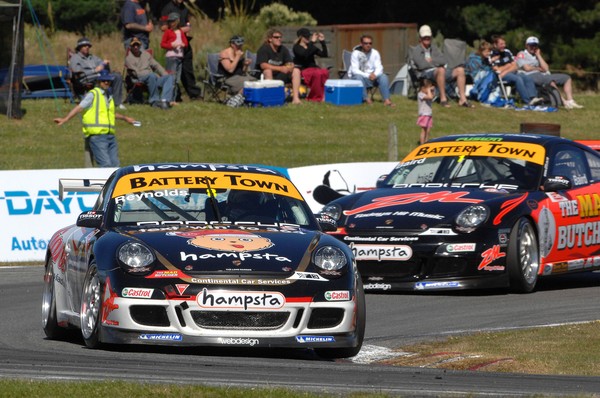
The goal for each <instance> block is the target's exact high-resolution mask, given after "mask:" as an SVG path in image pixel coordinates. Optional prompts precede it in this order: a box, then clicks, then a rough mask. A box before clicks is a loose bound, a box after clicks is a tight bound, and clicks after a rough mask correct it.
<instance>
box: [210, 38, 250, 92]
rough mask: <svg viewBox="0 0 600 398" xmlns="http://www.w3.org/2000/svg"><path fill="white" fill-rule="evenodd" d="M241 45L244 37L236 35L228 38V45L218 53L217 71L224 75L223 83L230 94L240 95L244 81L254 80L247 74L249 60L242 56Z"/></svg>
mask: <svg viewBox="0 0 600 398" xmlns="http://www.w3.org/2000/svg"><path fill="white" fill-rule="evenodd" d="M243 46H244V38H243V37H241V36H237V35H236V36H233V37H232V38H231V39H230V40H229V47H227V48H226V49H224V50H222V51H221V52H220V53H219V69H218V72H219V73H220V74H222V75H224V76H225V84H227V85H228V86H229V94H232V95H236V94H240V95H242V93H243V90H244V82H247V81H254V80H256V79H255V78H254V77H252V76H248V75H247V71H248V65H250V60H249V59H245V58H244V51H243V50H242V47H243Z"/></svg>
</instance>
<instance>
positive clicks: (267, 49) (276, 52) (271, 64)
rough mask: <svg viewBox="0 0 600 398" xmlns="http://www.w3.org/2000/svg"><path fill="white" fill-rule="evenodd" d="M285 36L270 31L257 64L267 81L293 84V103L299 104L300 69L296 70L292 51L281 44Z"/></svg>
mask: <svg viewBox="0 0 600 398" xmlns="http://www.w3.org/2000/svg"><path fill="white" fill-rule="evenodd" d="M282 39H283V34H282V33H281V32H280V31H279V30H277V29H269V31H268V32H267V40H266V41H265V44H263V45H262V46H261V47H260V48H259V49H258V52H257V53H256V64H257V65H258V66H259V67H260V69H261V71H262V73H263V75H264V78H265V79H266V80H281V81H283V82H284V83H285V84H289V83H291V84H292V103H293V104H299V103H300V96H299V93H298V92H299V88H300V81H301V76H300V69H298V68H294V60H293V58H292V55H291V54H290V51H289V50H288V49H287V48H286V47H285V46H283V45H282V44H281V41H282Z"/></svg>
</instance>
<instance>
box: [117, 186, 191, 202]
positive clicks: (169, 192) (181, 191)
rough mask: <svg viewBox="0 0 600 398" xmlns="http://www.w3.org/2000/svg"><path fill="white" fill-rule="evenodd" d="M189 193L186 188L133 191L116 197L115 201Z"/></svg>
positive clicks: (130, 200) (139, 199)
mask: <svg viewBox="0 0 600 398" xmlns="http://www.w3.org/2000/svg"><path fill="white" fill-rule="evenodd" d="M187 194H188V191H187V190H184V189H171V190H169V189H165V190H163V191H151V192H141V193H132V194H129V195H121V196H117V197H115V203H117V204H119V203H124V202H133V201H137V202H139V201H141V200H145V199H152V198H168V197H175V196H186V195H187Z"/></svg>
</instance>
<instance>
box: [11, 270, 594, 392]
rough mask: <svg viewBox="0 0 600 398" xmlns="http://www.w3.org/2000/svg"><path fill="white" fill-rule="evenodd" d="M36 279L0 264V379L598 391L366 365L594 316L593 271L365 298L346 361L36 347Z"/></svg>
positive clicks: (292, 354) (72, 343) (580, 385)
mask: <svg viewBox="0 0 600 398" xmlns="http://www.w3.org/2000/svg"><path fill="white" fill-rule="evenodd" d="M42 276H43V269H42V267H35V266H33V267H32V266H30V267H0V299H1V304H0V377H3V378H26V379H44V380H104V379H112V380H128V381H139V382H148V383H176V384H183V383H195V384H206V385H218V386H236V387H243V386H261V387H291V388H294V389H300V390H308V391H314V392H319V393H331V394H339V395H344V394H347V393H349V392H357V391H370V392H386V393H390V394H392V395H396V394H398V395H403V396H439V395H443V396H464V395H470V396H503V397H506V396H525V395H533V394H543V395H548V396H557V395H582V394H594V393H595V394H598V393H600V377H568V376H539V375H521V374H503V373H487V372H451V371H443V370H437V369H421V368H401V367H392V366H384V365H379V364H377V363H376V362H373V360H374V359H377V357H378V355H385V353H389V350H387V349H389V348H394V347H398V346H401V345H403V344H406V343H412V342H415V341H419V340H424V339H433V338H438V337H443V336H446V335H450V334H457V333H464V332H469V331H475V330H502V329H507V328H523V327H531V326H539V325H551V324H559V323H565V322H581V321H589V320H596V319H600V315H599V309H600V273H593V274H589V273H588V274H581V275H574V276H569V277H562V278H560V279H556V280H552V281H548V282H546V283H542V284H541V286H540V287H539V289H538V290H537V291H536V292H535V293H533V294H528V295H514V294H507V293H506V292H503V291H493V292H470V293H458V294H457V293H453V294H425V295H424V294H419V295H413V294H368V295H367V306H368V318H367V331H366V340H365V346H364V350H363V351H361V354H359V355H358V356H357V357H356V358H355V359H354V360H353V361H352V360H338V361H329V360H322V359H319V358H318V357H316V356H315V355H314V354H313V353H312V352H311V351H304V352H298V351H286V350H277V351H266V352H265V351H258V350H252V349H238V348H236V349H210V350H206V349H189V348H186V349H172V348H154V347H146V346H144V347H123V346H117V347H112V348H110V349H105V350H89V349H87V348H85V347H84V346H83V343H82V341H81V339H80V338H79V337H78V336H77V335H74V336H73V338H72V339H70V340H69V341H50V340H46V338H45V336H44V333H43V331H42V329H41V319H40V318H41V315H40V312H41V311H40V301H41V294H42V287H43V286H42ZM531 344H535V342H533V341H532V342H531ZM381 352H383V353H384V354H379V353H381ZM598 357H599V360H600V354H599V355H598Z"/></svg>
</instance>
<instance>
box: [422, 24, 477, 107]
mask: <svg viewBox="0 0 600 398" xmlns="http://www.w3.org/2000/svg"><path fill="white" fill-rule="evenodd" d="M431 36H432V34H431V28H430V27H429V25H423V26H421V27H420V28H419V46H417V51H414V52H412V53H411V61H412V62H413V64H414V66H415V68H416V70H417V77H418V78H420V79H421V78H426V79H429V80H431V81H435V82H436V85H437V88H438V90H439V92H440V105H442V106H443V107H446V108H447V107H449V106H450V104H449V103H448V97H447V95H446V83H447V82H456V86H457V88H458V97H459V98H458V105H460V106H464V107H466V108H472V107H473V105H471V104H470V103H469V101H467V97H466V94H465V85H466V77H465V69H464V68H463V67H462V66H457V67H456V68H454V69H452V70H449V69H447V68H446V64H447V61H446V57H445V56H444V54H442V52H441V51H440V50H439V48H437V46H436V45H435V44H433V43H432V40H431Z"/></svg>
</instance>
